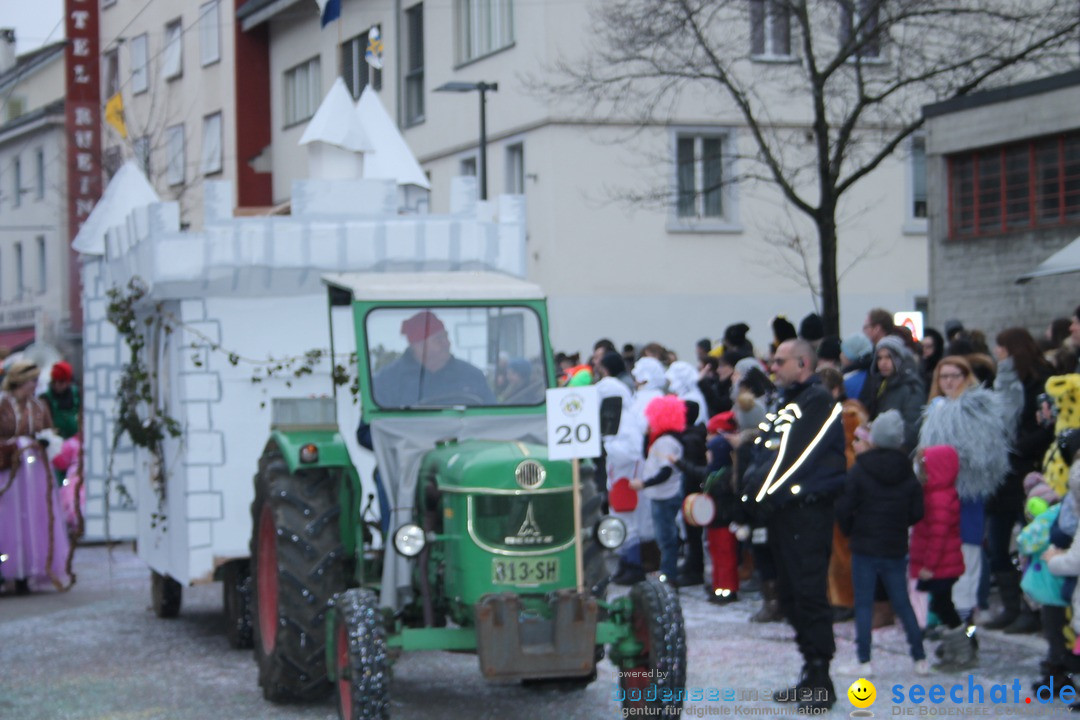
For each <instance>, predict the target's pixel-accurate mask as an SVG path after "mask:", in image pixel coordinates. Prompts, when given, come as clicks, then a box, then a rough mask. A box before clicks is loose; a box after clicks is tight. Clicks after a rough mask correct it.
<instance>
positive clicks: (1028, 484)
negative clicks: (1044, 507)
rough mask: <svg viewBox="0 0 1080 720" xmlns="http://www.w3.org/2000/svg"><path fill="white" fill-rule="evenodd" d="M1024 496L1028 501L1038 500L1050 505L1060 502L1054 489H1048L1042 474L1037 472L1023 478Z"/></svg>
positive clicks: (1048, 486)
mask: <svg viewBox="0 0 1080 720" xmlns="http://www.w3.org/2000/svg"><path fill="white" fill-rule="evenodd" d="M1024 495H1025V496H1026V497H1027V498H1028V499H1029V500H1030V499H1032V498H1040V499H1042V500H1045V501H1046V502H1047V503H1049V504H1051V505H1053V504H1054V503H1056V502H1059V501H1060V500H1061V498H1060V497H1059V496H1058V494H1057V493H1056V492H1054V489H1053V488H1052V487H1050V485H1049V483H1047V482H1046V480H1045V479H1044V478H1043V476H1042V473H1037V472H1029V473H1028V474H1027V475H1026V476H1025V477H1024Z"/></svg>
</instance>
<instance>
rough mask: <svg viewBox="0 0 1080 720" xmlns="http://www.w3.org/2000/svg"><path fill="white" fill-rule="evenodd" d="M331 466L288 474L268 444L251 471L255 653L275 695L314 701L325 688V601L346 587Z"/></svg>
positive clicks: (270, 696) (269, 693) (265, 684)
mask: <svg viewBox="0 0 1080 720" xmlns="http://www.w3.org/2000/svg"><path fill="white" fill-rule="evenodd" d="M338 483H339V478H338V476H337V474H336V473H332V472H330V471H328V470H326V469H322V468H314V469H312V470H307V471H299V472H296V473H292V472H290V471H289V468H288V465H286V463H285V459H284V458H283V457H282V455H281V452H280V450H279V449H278V448H277V447H276V446H275V445H273V444H271V445H268V446H267V448H266V450H265V451H264V452H263V456H262V458H261V459H260V460H259V472H258V474H257V475H256V476H255V501H254V502H253V503H252V505H251V515H252V539H251V563H252V576H253V578H254V580H255V581H254V583H253V602H252V609H253V614H252V615H253V617H252V620H253V622H252V629H253V631H254V638H253V639H254V646H255V659H256V661H257V662H258V665H259V685H260V686H262V689H263V696H264V697H265V698H266V699H267V700H270V701H272V702H287V701H292V700H314V699H319V698H322V697H325V696H326V694H327V693H328V692H329V690H330V684H329V682H328V681H327V673H326V657H325V646H326V628H325V626H324V622H325V619H326V613H327V603H328V601H329V600H330V598H331V597H333V595H334V594H335V593H337V592H340V591H341V590H343V589H344V588H345V571H344V559H345V558H344V554H345V551H344V548H343V546H342V544H341V537H340V531H339V523H338V517H339V515H340V513H341V508H340V506H339V504H338Z"/></svg>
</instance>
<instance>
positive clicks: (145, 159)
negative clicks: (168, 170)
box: [131, 135, 150, 178]
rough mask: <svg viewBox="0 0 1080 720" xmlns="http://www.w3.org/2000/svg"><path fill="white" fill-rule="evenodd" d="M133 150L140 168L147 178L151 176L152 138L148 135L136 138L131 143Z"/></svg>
mask: <svg viewBox="0 0 1080 720" xmlns="http://www.w3.org/2000/svg"><path fill="white" fill-rule="evenodd" d="M131 150H132V152H133V153H134V155H135V162H137V163H139V168H140V169H141V170H142V171H143V175H145V176H146V177H147V178H149V177H150V138H149V137H147V136H146V135H143V136H142V137H138V138H135V140H133V141H132V143H131Z"/></svg>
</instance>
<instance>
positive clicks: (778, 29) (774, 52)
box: [750, 0, 791, 58]
mask: <svg viewBox="0 0 1080 720" xmlns="http://www.w3.org/2000/svg"><path fill="white" fill-rule="evenodd" d="M750 54H751V55H753V56H754V57H755V58H790V57H791V10H790V8H789V6H788V3H787V2H786V1H785V0H750Z"/></svg>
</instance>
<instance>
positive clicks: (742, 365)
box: [735, 357, 761, 377]
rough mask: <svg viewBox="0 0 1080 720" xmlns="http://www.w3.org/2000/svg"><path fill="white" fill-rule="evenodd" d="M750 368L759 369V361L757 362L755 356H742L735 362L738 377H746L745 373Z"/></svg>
mask: <svg viewBox="0 0 1080 720" xmlns="http://www.w3.org/2000/svg"><path fill="white" fill-rule="evenodd" d="M751 370H761V363H760V362H758V359H757V358H753V357H748V358H743V359H742V360H740V361H739V362H737V363H735V372H737V373H739V377H746V374H747V373H748V372H750V371H751Z"/></svg>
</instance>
